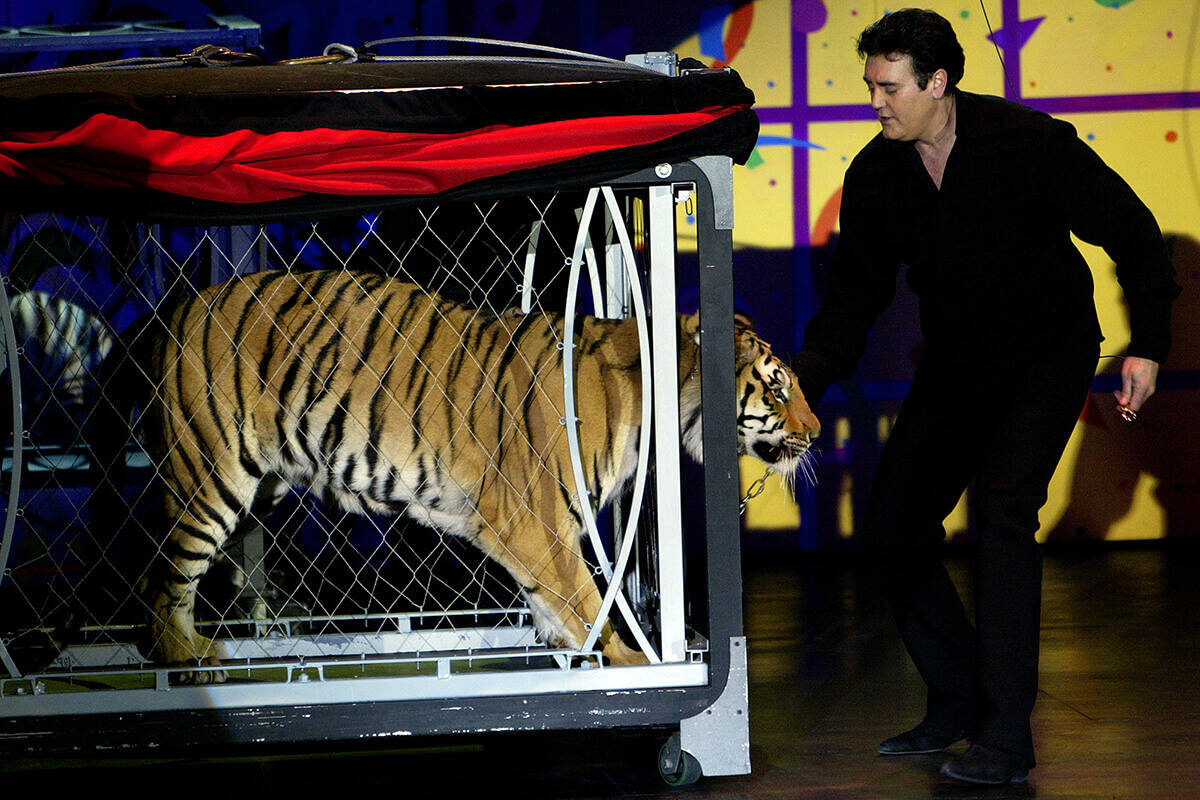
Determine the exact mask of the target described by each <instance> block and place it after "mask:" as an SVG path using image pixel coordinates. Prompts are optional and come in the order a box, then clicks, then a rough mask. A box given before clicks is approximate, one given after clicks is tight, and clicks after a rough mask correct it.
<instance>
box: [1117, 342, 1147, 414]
mask: <svg viewBox="0 0 1200 800" xmlns="http://www.w3.org/2000/svg"><path fill="white" fill-rule="evenodd" d="M1157 383H1158V362H1157V361H1151V360H1150V359H1148V358H1138V357H1137V356H1126V357H1125V360H1124V361H1123V362H1122V363H1121V388H1120V389H1118V390H1117V391H1115V392H1113V396H1114V397H1116V398H1117V404H1118V405H1120V406H1124V407H1125V408H1128V409H1129V410H1130V411H1132V412H1134V413H1135V414H1136V413H1137V412H1138V411H1140V410H1141V408H1142V404H1143V403H1145V402H1146V401H1147V400H1149V399H1150V395H1152V394H1154V389H1155V387H1156V385H1157Z"/></svg>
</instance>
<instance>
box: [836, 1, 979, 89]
mask: <svg viewBox="0 0 1200 800" xmlns="http://www.w3.org/2000/svg"><path fill="white" fill-rule="evenodd" d="M858 54H859V55H860V56H862V57H863V58H869V57H870V56H890V57H892V59H895V58H897V57H899V56H909V57H910V58H911V59H912V71H913V76H914V77H915V78H916V81H917V87H918V88H919V89H921V90H924V89H925V88H926V87H927V85H928V84H929V79H930V78H932V77H933V74H934V73H935V72H937V71H938V70H939V69H943V70H945V71H946V93H947V94H949V93H950V92H953V91H954V87H956V86H958V82H959V81H960V80H961V79H962V76H963V64H964V62H965V58H964V57H963V49H962V46H961V45H960V44H959V43H958V37H957V36H955V35H954V28H952V27H951V26H950V23H949V22H947V21H946V19H945V18H943V17H941V16H939V15H938V14H935V13H934V12H932V11H926V10H923V9H920V8H904V9H901V10H899V11H893V12H892V13H891V14H885V15H884V16H883V18H882V19H880V20H878V21H877V22H875V23H874V24H872V25H871V26H870V27H868V28H867V29H866V30H864V31H863V32H862V35H861V36H859V37H858Z"/></svg>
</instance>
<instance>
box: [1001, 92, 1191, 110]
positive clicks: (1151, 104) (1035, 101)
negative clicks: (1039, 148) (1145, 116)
mask: <svg viewBox="0 0 1200 800" xmlns="http://www.w3.org/2000/svg"><path fill="white" fill-rule="evenodd" d="M1023 102H1024V103H1025V105H1027V106H1030V107H1031V108H1036V109H1038V110H1039V111H1045V112H1046V113H1047V114H1075V113H1087V112H1096V111H1170V110H1173V109H1182V108H1200V92H1156V93H1150V94H1102V95H1096V96H1094V97H1027V98H1025V100H1024V101H1023Z"/></svg>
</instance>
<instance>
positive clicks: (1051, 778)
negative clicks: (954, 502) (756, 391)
mask: <svg viewBox="0 0 1200 800" xmlns="http://www.w3.org/2000/svg"><path fill="white" fill-rule="evenodd" d="M950 563H951V565H952V568H953V571H954V574H955V577H956V580H957V581H959V585H960V587H962V586H964V585H965V581H966V580H967V570H966V568H965V562H963V561H960V560H956V559H951V561H950ZM745 590H746V591H745V613H746V629H747V635H748V637H749V646H750V651H749V652H750V664H749V669H750V681H751V686H750V727H751V758H752V761H753V773H752V774H751V775H748V776H743V777H728V778H704V779H702V780H701V781H700V782H699V783H698V784H696V785H695V786H693V787H690V788H688V789H683V790H668V789H666V788H665V787H664V786H663V784H662V783H661V781H660V780H659V779H658V776H657V772H656V770H655V767H654V760H653V759H654V755H655V753H656V751H657V746H658V743H659V741H660V740H658V739H656V738H655V737H649V736H647V735H646V734H644V733H640V734H623V733H622V734H614V733H603V734H591V733H589V734H565V735H564V734H555V735H552V736H547V735H540V734H539V735H517V736H512V737H489V738H486V739H482V740H463V741H458V742H447V741H444V740H443V741H438V742H433V743H422V745H425V744H428V745H429V746H420V747H413V748H409V749H405V750H396V749H392V750H387V751H373V752H365V753H329V752H319V751H316V752H315V751H313V750H310V751H309V752H305V753H288V754H277V755H275V756H273V757H269V758H268V757H255V758H222V759H190V758H167V759H156V760H152V761H131V760H114V759H108V760H103V761H100V760H67V759H58V760H55V761H52V762H51V761H47V762H40V763H39V762H33V761H9V762H7V763H2V764H0V786H3V787H4V790H5V796H6V797H11V798H13V800H17V799H18V798H23V797H29V796H30V795H28V794H25V793H23V792H24V791H32V790H35V789H34V787H38V786H40V787H41V790H42V791H45V790H47V789H50V788H51V787H53V788H54V789H56V790H57V789H63V788H65V787H67V786H79V787H82V788H88V787H90V788H92V789H93V790H96V789H97V788H99V787H100V786H111V787H112V788H114V789H115V790H116V791H118V792H128V791H130V790H132V791H135V792H137V793H138V794H143V793H149V794H150V795H151V796H155V797H171V796H176V795H177V796H179V797H188V796H198V795H201V794H203V795H213V794H218V793H222V794H223V793H226V792H233V793H234V794H235V795H244V793H245V792H246V791H248V790H267V789H270V790H274V791H275V792H279V791H283V792H287V791H289V790H291V791H302V792H304V796H306V797H322V796H329V794H328V793H329V792H331V791H338V792H339V793H341V794H340V795H339V796H340V797H345V798H346V800H351V798H359V797H381V796H395V797H412V798H417V797H420V798H459V797H507V796H518V797H522V798H534V797H562V798H612V797H638V798H659V797H661V798H696V799H697V800H699V799H700V798H747V799H749V798H835V799H836V800H852V799H853V800H859V799H860V798H898V799H899V798H930V797H933V798H941V797H951V798H993V797H1039V798H1069V800H1090V799H1091V798H1096V799H1097V800H1099V799H1100V798H1104V799H1105V800H1108V799H1109V798H1122V799H1127V800H1136V799H1139V798H1145V799H1146V800H1150V799H1152V798H1162V799H1163V800H1168V799H1170V800H1186V799H1187V798H1200V550H1198V549H1197V548H1196V547H1194V546H1187V547H1184V546H1173V547H1165V548H1155V547H1145V548H1137V549H1104V550H1088V551H1086V552H1079V551H1075V552H1071V551H1065V552H1064V551H1057V552H1052V553H1048V554H1047V558H1046V568H1045V584H1044V591H1043V597H1044V601H1043V615H1042V618H1043V629H1042V666H1041V694H1040V697H1039V699H1038V705H1037V709H1036V711H1035V715H1034V735H1035V740H1036V743H1037V749H1038V760H1039V765H1038V767H1037V768H1036V769H1035V770H1033V772H1032V773H1031V774H1030V780H1029V782H1028V783H1027V784H1025V785H1023V786H1019V787H1011V788H1003V789H986V788H985V789H979V788H972V787H966V786H963V785H961V784H954V783H951V782H948V781H945V780H943V779H940V778H939V776H938V767H939V765H940V764H941V762H942V761H943V760H944V758H945V756H919V757H906V758H884V757H881V756H878V755H876V754H875V745H876V743H878V742H879V741H880V740H882V739H884V738H886V737H887V736H890V735H892V734H893V733H896V732H898V731H900V730H902V729H904V728H906V727H908V726H909V725H911V724H913V723H915V722H916V721H917V720H918V719H919V717H920V713H921V710H922V707H923V702H924V700H923V690H922V687H921V683H920V679H919V678H918V677H917V675H916V673H915V671H914V670H913V669H912V667H911V665H910V664H909V663H908V659H907V656H906V655H905V653H904V651H903V648H902V646H901V645H900V643H899V640H898V638H897V637H896V635H895V633H894V631H893V630H892V627H891V620H890V618H889V617H888V615H887V613H886V609H885V608H884V606H883V604H882V602H881V601H880V600H879V598H878V597H877V596H876V595H875V594H874V593H873V592H872V591H871V590H870V588H869V587H868V586H867V585H866V584H865V582H864V581H863V579H862V577H861V574H860V572H859V571H858V570H856V569H855V568H854V565H853V564H852V563H850V562H848V561H845V560H841V559H833V558H829V557H798V558H790V557H789V558H785V559H782V560H781V559H778V558H762V559H753V558H752V559H748V562H747V565H746V571H745ZM959 747H962V745H960V746H959ZM16 791H21V793H15V792H16ZM346 792H350V793H351V794H345V793H346Z"/></svg>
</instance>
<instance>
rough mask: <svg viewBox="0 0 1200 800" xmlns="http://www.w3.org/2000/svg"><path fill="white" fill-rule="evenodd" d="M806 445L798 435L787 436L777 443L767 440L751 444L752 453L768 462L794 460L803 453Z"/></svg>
mask: <svg viewBox="0 0 1200 800" xmlns="http://www.w3.org/2000/svg"><path fill="white" fill-rule="evenodd" d="M807 449H808V445H807V444H805V443H804V441H802V440H801V439H800V437H798V436H796V437H793V436H789V437H787V438H786V439H784V440H783V441H782V442H779V443H778V444H776V443H773V442H768V441H759V442H755V443H754V445H753V450H754V455H755V456H757V457H758V458H759V459H760V460H762V461H765V462H766V463H768V464H779V463H782V462H785V461H794V460H795V459H797V458H799V457H800V456H802V455H804V452H805V450H807Z"/></svg>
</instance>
